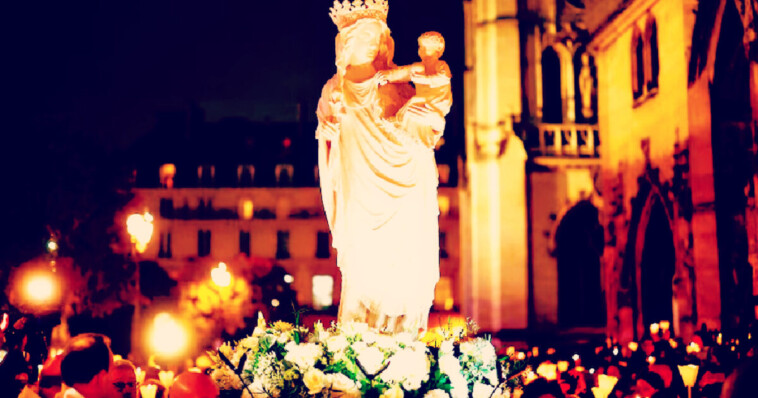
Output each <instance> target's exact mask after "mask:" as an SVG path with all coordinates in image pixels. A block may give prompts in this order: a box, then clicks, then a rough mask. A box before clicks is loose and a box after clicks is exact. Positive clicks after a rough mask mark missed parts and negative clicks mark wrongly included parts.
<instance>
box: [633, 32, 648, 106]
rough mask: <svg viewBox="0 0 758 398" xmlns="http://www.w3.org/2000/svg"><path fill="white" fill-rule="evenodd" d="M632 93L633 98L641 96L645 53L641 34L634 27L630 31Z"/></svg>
mask: <svg viewBox="0 0 758 398" xmlns="http://www.w3.org/2000/svg"><path fill="white" fill-rule="evenodd" d="M631 50H632V52H631V56H632V93H633V95H634V99H635V100H636V99H638V98H640V97H642V94H644V91H645V55H644V45H643V41H642V35H641V34H640V31H639V30H638V29H637V28H635V29H634V32H633V33H632V49H631Z"/></svg>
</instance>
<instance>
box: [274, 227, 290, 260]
mask: <svg viewBox="0 0 758 398" xmlns="http://www.w3.org/2000/svg"><path fill="white" fill-rule="evenodd" d="M276 258H278V259H286V258H290V232H289V231H276Z"/></svg>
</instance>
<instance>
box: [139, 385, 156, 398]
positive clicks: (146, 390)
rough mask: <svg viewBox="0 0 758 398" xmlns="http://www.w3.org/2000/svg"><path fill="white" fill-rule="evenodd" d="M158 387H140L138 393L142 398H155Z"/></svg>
mask: <svg viewBox="0 0 758 398" xmlns="http://www.w3.org/2000/svg"><path fill="white" fill-rule="evenodd" d="M157 389H158V386H156V385H155V384H149V385H146V386H140V387H139V391H140V395H141V396H142V398H155V393H156V392H157Z"/></svg>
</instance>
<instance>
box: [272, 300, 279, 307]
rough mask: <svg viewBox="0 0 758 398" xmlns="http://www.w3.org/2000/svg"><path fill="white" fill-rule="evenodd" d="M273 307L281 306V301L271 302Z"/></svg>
mask: <svg viewBox="0 0 758 398" xmlns="http://www.w3.org/2000/svg"><path fill="white" fill-rule="evenodd" d="M271 306H272V307H278V306H279V300H277V299H273V300H271Z"/></svg>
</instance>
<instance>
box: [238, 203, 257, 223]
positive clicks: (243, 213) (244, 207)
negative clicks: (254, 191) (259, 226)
mask: <svg viewBox="0 0 758 398" xmlns="http://www.w3.org/2000/svg"><path fill="white" fill-rule="evenodd" d="M254 215H255V212H254V207H253V201H252V200H251V199H242V200H241V201H240V209H239V217H240V218H241V219H243V220H252V219H253V216H254Z"/></svg>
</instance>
